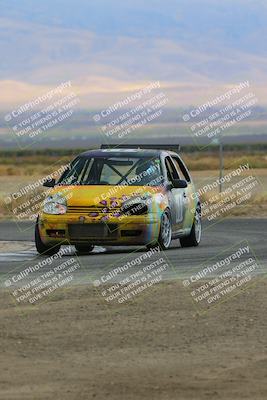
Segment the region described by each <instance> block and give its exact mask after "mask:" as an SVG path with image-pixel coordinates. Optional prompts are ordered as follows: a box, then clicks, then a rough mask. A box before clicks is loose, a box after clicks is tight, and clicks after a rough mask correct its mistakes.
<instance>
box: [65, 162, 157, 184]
mask: <svg viewBox="0 0 267 400" xmlns="http://www.w3.org/2000/svg"><path fill="white" fill-rule="evenodd" d="M160 165H161V163H160V159H159V158H138V157H128V156H121V157H114V156H110V157H108V156H107V157H92V158H89V157H78V158H76V159H75V160H74V161H73V162H72V163H71V164H70V167H69V168H68V169H67V170H66V171H65V172H64V173H63V175H62V176H61V178H60V179H59V181H58V182H57V184H58V185H127V186H159V185H161V184H162V181H163V178H162V173H161V166H160Z"/></svg>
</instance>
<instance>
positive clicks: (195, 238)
mask: <svg viewBox="0 0 267 400" xmlns="http://www.w3.org/2000/svg"><path fill="white" fill-rule="evenodd" d="M200 240H201V211H200V207H198V208H197V210H196V214H195V218H194V222H193V225H192V228H191V232H190V235H189V236H185V237H182V238H180V244H181V247H196V246H198V245H199V243H200Z"/></svg>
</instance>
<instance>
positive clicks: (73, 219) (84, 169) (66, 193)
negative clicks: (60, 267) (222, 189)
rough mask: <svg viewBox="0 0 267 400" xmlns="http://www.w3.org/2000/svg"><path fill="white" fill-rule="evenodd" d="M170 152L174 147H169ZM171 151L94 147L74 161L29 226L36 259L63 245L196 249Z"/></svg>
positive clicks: (85, 249) (190, 197) (185, 180)
mask: <svg viewBox="0 0 267 400" xmlns="http://www.w3.org/2000/svg"><path fill="white" fill-rule="evenodd" d="M175 149H177V146H175ZM173 150H174V149H173V148H172V146H167V145H165V146H163V145H153V146H152V145H151V146H150V145H149V146H147V145H146V146H145V145H143V146H142V145H138V146H129V148H125V146H117V147H116V148H108V146H102V147H101V148H100V149H97V150H89V151H86V152H84V153H82V154H80V155H78V156H77V157H76V158H75V159H74V160H73V161H72V162H71V163H70V164H69V166H68V167H67V168H66V169H65V171H64V172H63V174H62V176H61V177H60V178H59V179H58V180H57V181H55V180H54V179H51V180H49V181H46V182H45V183H44V186H46V187H49V188H50V193H49V195H48V196H47V197H46V198H45V201H44V202H43V205H42V210H41V212H40V214H39V215H38V218H37V221H36V225H35V243H36V248H37V251H38V253H40V254H46V255H53V254H55V253H57V252H58V251H59V249H60V246H61V245H63V244H71V245H74V246H75V248H76V250H77V252H78V253H84V254H87V253H90V252H91V251H92V250H93V248H94V246H96V245H101V246H143V245H144V246H146V247H147V248H149V249H150V248H152V247H155V246H160V248H161V249H163V250H166V249H168V248H169V247H170V244H171V241H172V239H179V240H180V244H181V246H182V247H189V246H198V245H199V243H200V239H201V204H200V200H199V198H198V195H197V192H196V191H195V187H194V184H193V181H192V178H191V176H190V174H189V172H188V169H187V167H186V166H185V164H184V162H183V161H182V159H181V157H180V156H179V151H173Z"/></svg>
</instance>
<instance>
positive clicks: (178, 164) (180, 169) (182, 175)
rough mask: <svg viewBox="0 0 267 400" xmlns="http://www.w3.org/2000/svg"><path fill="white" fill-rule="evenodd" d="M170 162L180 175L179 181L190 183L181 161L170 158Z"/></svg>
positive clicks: (176, 158)
mask: <svg viewBox="0 0 267 400" xmlns="http://www.w3.org/2000/svg"><path fill="white" fill-rule="evenodd" d="M172 161H173V163H174V165H175V168H176V169H177V171H178V173H179V175H180V179H185V180H186V181H187V182H190V181H191V179H190V176H189V174H188V172H187V169H186V167H185V165H184V163H183V162H182V160H181V159H180V158H178V157H172Z"/></svg>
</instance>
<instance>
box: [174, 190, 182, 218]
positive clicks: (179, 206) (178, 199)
mask: <svg viewBox="0 0 267 400" xmlns="http://www.w3.org/2000/svg"><path fill="white" fill-rule="evenodd" d="M174 198H175V209H176V223H179V222H182V220H183V209H184V201H183V194H182V193H176V194H175V195H174Z"/></svg>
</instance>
